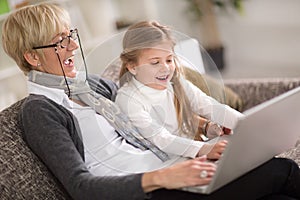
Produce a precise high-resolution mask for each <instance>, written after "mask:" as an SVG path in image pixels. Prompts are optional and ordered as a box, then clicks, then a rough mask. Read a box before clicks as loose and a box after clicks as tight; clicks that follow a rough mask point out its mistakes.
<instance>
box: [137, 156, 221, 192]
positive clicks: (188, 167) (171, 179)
mask: <svg viewBox="0 0 300 200" xmlns="http://www.w3.org/2000/svg"><path fill="white" fill-rule="evenodd" d="M203 171H204V175H205V174H206V175H207V176H206V177H204V176H202V177H201V172H202V173H203ZM215 171H216V166H215V165H214V164H213V163H208V162H206V157H198V158H195V159H192V160H187V161H183V162H181V163H178V164H175V165H173V166H171V167H168V168H165V169H161V170H157V171H154V172H148V173H145V174H144V175H143V177H142V187H143V189H144V191H145V192H150V191H153V190H156V189H159V188H166V189H178V188H182V187H188V186H196V185H207V184H208V183H209V182H210V181H211V179H212V176H213V175H214V173H215Z"/></svg>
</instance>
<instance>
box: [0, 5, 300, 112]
mask: <svg viewBox="0 0 300 200" xmlns="http://www.w3.org/2000/svg"><path fill="white" fill-rule="evenodd" d="M37 2H41V0H40V1H37V0H0V25H1V26H2V23H3V20H4V19H5V17H6V16H7V14H8V12H11V11H13V10H14V9H16V8H18V7H22V6H24V5H27V4H34V3H37ZM56 2H57V3H59V4H61V5H62V6H64V7H65V8H66V9H67V10H68V11H69V12H70V14H71V18H72V22H73V25H74V27H77V28H78V29H79V32H80V36H81V39H82V43H83V47H84V51H85V54H86V55H87V54H88V53H89V52H91V50H92V49H93V48H94V47H95V46H96V45H98V44H99V43H101V42H103V41H105V40H107V39H108V38H109V37H111V36H112V35H114V34H116V33H119V32H120V31H124V30H126V27H127V26H128V25H130V24H132V23H134V22H137V21H140V20H144V19H153V20H157V21H159V22H161V23H163V24H166V25H170V26H171V27H172V28H173V29H175V30H177V31H179V32H182V33H185V34H186V35H188V36H190V37H193V38H196V39H197V40H198V41H199V43H200V44H201V45H202V46H203V47H204V48H205V49H206V50H207V51H208V53H209V54H210V55H211V56H212V58H213V59H214V61H215V63H216V64H217V66H218V69H219V71H220V73H221V75H222V78H223V79H236V78H266V77H272V78H277V77H299V76H300V58H299V53H300V12H299V10H300V1H299V0H285V1H283V0H85V1H82V0H60V1H56ZM25 83H26V82H25V78H24V76H23V75H22V73H21V72H20V70H19V69H18V68H17V66H16V65H15V64H14V62H13V61H12V60H11V59H10V58H9V57H8V56H7V55H6V54H5V53H4V51H3V49H2V44H1V48H0V92H1V93H0V95H1V96H0V101H1V102H0V110H1V109H2V108H3V107H6V106H7V105H9V104H11V103H12V102H14V101H16V100H18V99H20V98H22V97H23V96H25V95H26V84H25Z"/></svg>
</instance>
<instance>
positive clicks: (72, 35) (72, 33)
mask: <svg viewBox="0 0 300 200" xmlns="http://www.w3.org/2000/svg"><path fill="white" fill-rule="evenodd" d="M70 39H72V40H74V41H75V40H77V39H78V30H77V29H73V30H70V34H69V35H68V36H65V37H63V38H62V39H61V40H60V41H59V42H56V43H55V44H49V45H45V46H38V47H33V48H32V49H44V48H51V47H60V48H62V49H64V48H66V47H67V46H68V45H69V44H70Z"/></svg>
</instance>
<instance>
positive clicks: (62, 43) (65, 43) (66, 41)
mask: <svg viewBox="0 0 300 200" xmlns="http://www.w3.org/2000/svg"><path fill="white" fill-rule="evenodd" d="M71 38H72V40H74V41H75V40H77V38H78V36H77V30H76V29H75V30H71V31H70V35H68V36H67V37H64V38H63V39H62V40H61V41H60V42H59V44H60V46H61V48H66V47H67V46H68V45H69V44H70V39H71Z"/></svg>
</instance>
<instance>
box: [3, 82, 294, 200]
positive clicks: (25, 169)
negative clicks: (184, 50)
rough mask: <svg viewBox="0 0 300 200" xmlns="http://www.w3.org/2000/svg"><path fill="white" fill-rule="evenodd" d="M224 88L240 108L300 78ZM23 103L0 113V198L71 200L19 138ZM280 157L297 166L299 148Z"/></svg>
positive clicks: (4, 199)
mask: <svg viewBox="0 0 300 200" xmlns="http://www.w3.org/2000/svg"><path fill="white" fill-rule="evenodd" d="M225 84H226V86H228V87H229V88H231V89H232V90H233V91H234V92H236V93H237V94H238V95H240V97H241V98H242V101H243V105H244V107H243V109H248V108H250V107H253V106H255V105H257V104H259V103H261V102H263V101H266V100H267V99H270V98H272V97H274V96H277V95H279V94H281V93H284V92H285V91H288V90H290V89H292V88H295V87H297V86H300V79H246V80H245V79H244V80H227V81H226V82H225ZM23 101H24V99H23V100H20V101H18V102H16V103H15V104H13V105H11V106H10V107H8V108H6V109H5V110H3V111H2V112H0V124H1V126H0V162H1V164H0V199H1V200H10V199H14V200H17V199H31V200H34V199H38V200H40V199H70V197H69V196H68V194H67V193H66V191H65V190H64V189H63V187H62V186H61V185H60V183H59V182H58V181H57V180H56V179H55V177H53V175H52V174H51V173H50V172H49V171H48V170H47V168H46V167H45V165H44V164H43V163H42V162H41V161H40V160H39V159H38V158H37V157H36V156H35V154H33V153H32V152H31V150H30V149H29V148H28V146H27V145H26V143H25V142H24V141H23V139H22V134H21V130H20V129H19V126H18V121H17V113H18V111H19V109H20V106H21V104H22V102H23ZM279 156H282V157H288V158H292V159H294V160H295V161H296V162H297V163H298V164H299V165H300V147H299V144H297V146H296V147H295V148H294V149H292V150H290V151H288V152H285V153H283V154H281V155H279Z"/></svg>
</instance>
